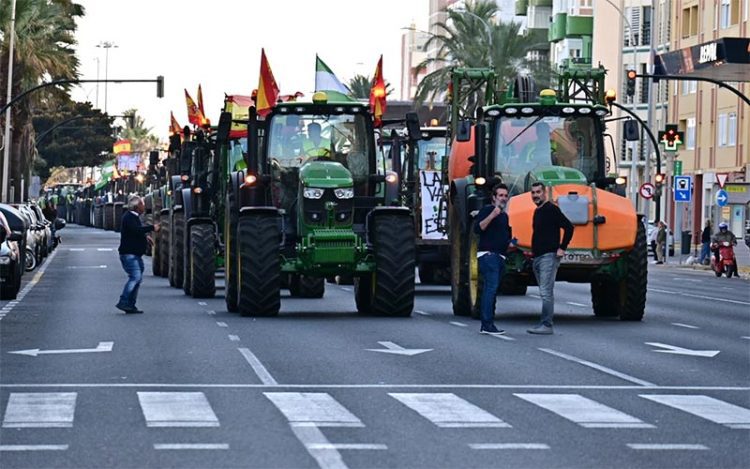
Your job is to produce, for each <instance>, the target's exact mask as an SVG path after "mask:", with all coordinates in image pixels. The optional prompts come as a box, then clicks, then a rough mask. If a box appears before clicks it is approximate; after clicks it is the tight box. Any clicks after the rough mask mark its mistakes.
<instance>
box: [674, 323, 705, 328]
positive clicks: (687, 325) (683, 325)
mask: <svg viewBox="0 0 750 469" xmlns="http://www.w3.org/2000/svg"><path fill="white" fill-rule="evenodd" d="M672 325H673V326H677V327H684V328H686V329H700V327H698V326H691V325H690V324H683V323H681V322H673V323H672Z"/></svg>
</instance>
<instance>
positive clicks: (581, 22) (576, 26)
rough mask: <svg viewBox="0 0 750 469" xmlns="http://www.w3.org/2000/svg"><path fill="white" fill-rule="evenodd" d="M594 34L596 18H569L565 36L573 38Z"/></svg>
mask: <svg viewBox="0 0 750 469" xmlns="http://www.w3.org/2000/svg"><path fill="white" fill-rule="evenodd" d="M593 34H594V17H593V16H568V19H567V22H566V27H565V35H566V36H567V37H571V36H591V35H593Z"/></svg>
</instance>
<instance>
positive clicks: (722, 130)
mask: <svg viewBox="0 0 750 469" xmlns="http://www.w3.org/2000/svg"><path fill="white" fill-rule="evenodd" d="M716 134H717V135H716V136H717V142H716V144H717V146H719V147H725V146H727V115H726V114H719V127H718V129H717V131H716Z"/></svg>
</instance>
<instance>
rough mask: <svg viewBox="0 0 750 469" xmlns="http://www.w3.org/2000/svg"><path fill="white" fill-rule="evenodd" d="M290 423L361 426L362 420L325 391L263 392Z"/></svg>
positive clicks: (320, 425)
mask: <svg viewBox="0 0 750 469" xmlns="http://www.w3.org/2000/svg"><path fill="white" fill-rule="evenodd" d="M263 394H265V396H266V397H267V398H268V399H270V400H271V402H273V404H274V405H275V406H276V407H278V409H279V410H280V411H281V413H282V414H284V416H285V417H286V418H287V420H289V422H290V423H297V424H311V425H315V426H318V427H363V426H364V425H363V424H362V422H361V421H360V420H359V419H358V418H357V417H356V416H355V415H354V414H352V413H351V412H349V411H348V410H347V409H346V408H345V407H344V406H342V405H341V404H339V403H338V402H337V401H336V400H335V399H334V398H333V397H331V396H330V395H329V394H327V393H319V392H265V393H263Z"/></svg>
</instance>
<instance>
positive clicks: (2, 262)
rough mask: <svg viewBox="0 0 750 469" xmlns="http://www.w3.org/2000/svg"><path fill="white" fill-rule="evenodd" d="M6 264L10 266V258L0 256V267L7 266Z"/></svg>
mask: <svg viewBox="0 0 750 469" xmlns="http://www.w3.org/2000/svg"><path fill="white" fill-rule="evenodd" d="M8 264H10V257H8V256H0V265H8Z"/></svg>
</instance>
